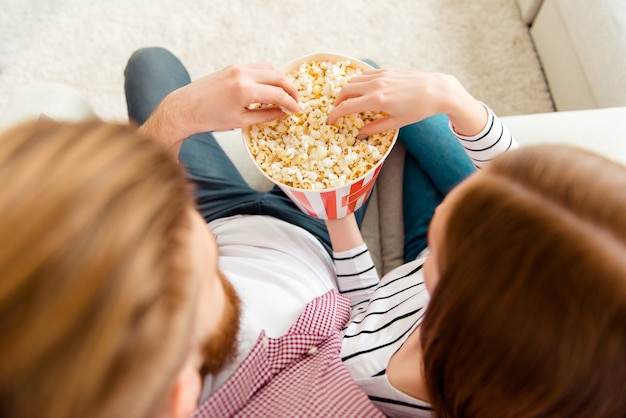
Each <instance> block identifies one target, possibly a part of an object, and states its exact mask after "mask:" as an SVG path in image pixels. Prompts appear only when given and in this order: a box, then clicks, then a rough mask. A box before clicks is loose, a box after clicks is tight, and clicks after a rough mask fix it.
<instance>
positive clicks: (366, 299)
mask: <svg viewBox="0 0 626 418" xmlns="http://www.w3.org/2000/svg"><path fill="white" fill-rule="evenodd" d="M487 109H488V113H489V120H488V123H487V125H486V127H485V128H484V129H483V131H482V132H479V133H478V134H476V135H474V136H472V137H467V136H462V135H458V134H456V133H455V135H456V136H457V138H458V140H459V141H460V142H461V144H462V145H463V147H464V148H465V150H466V152H467V154H468V156H469V157H470V158H471V159H472V161H473V162H474V164H475V165H476V166H477V167H482V166H484V165H485V164H486V163H488V161H489V160H491V159H493V158H494V157H496V156H497V155H499V154H501V153H503V152H505V151H507V150H509V149H515V148H518V147H519V145H518V144H517V142H516V141H515V139H514V138H513V137H512V136H511V134H510V133H509V131H508V129H507V128H506V127H505V126H503V125H502V123H501V121H500V120H499V118H498V117H496V116H495V115H494V113H493V112H492V111H491V109H489V108H487ZM451 129H452V127H451ZM453 132H454V130H453ZM334 260H335V266H336V270H337V281H338V286H339V290H340V292H341V293H343V294H345V295H347V296H349V297H350V299H351V301H352V302H351V303H352V316H351V319H350V322H349V323H348V325H347V326H346V327H345V329H344V330H343V333H344V336H343V343H342V350H341V357H342V360H343V362H344V364H345V365H346V366H347V367H348V369H349V370H350V372H351V374H352V376H353V377H354V379H355V380H356V382H357V384H358V385H359V386H360V387H361V388H362V389H363V390H364V391H365V392H366V393H367V394H368V396H369V397H370V399H371V400H372V401H373V402H374V404H375V405H376V406H377V407H378V408H379V409H380V410H381V411H383V412H384V413H385V414H386V415H388V416H393V417H430V416H432V412H431V409H430V407H429V405H428V403H426V402H423V401H421V400H419V399H416V398H413V397H411V396H409V395H407V394H405V393H403V392H401V391H399V390H397V389H396V388H394V387H393V386H392V385H391V384H390V382H389V379H388V377H387V374H386V371H387V364H388V363H389V360H390V359H391V356H392V355H393V354H394V353H395V352H396V351H397V350H398V349H399V348H400V346H401V345H402V344H403V343H404V342H405V341H406V339H407V338H408V337H409V336H410V335H411V333H412V332H413V331H415V329H416V328H417V327H418V326H419V324H420V323H421V321H422V318H423V317H424V312H425V310H426V308H427V305H428V301H429V295H428V292H427V290H426V287H425V285H424V278H423V272H422V266H423V264H424V261H425V257H421V258H418V259H416V260H414V261H412V262H410V263H407V264H404V265H402V266H400V267H398V268H396V269H394V270H392V271H391V272H389V273H388V274H386V275H385V276H384V277H382V278H381V279H380V280H379V277H378V274H377V272H376V270H375V268H374V264H373V262H372V259H371V256H370V254H369V252H368V251H367V248H366V247H365V245H363V246H361V247H358V248H354V249H352V250H349V251H344V252H340V253H335V254H334Z"/></svg>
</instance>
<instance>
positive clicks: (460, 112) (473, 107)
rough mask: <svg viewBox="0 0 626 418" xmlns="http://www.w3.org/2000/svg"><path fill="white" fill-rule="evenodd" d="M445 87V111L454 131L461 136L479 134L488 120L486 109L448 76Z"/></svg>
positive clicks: (455, 80) (453, 78) (454, 79)
mask: <svg viewBox="0 0 626 418" xmlns="http://www.w3.org/2000/svg"><path fill="white" fill-rule="evenodd" d="M447 83H448V85H447V86H446V89H445V91H446V94H445V96H446V99H447V100H446V103H445V107H446V110H445V111H444V113H446V115H447V116H448V118H449V119H450V123H451V125H452V127H453V129H454V131H455V132H456V133H458V134H460V135H463V136H473V135H476V134H477V133H479V132H481V131H482V130H483V129H484V128H485V125H486V124H487V121H488V120H489V112H488V110H487V109H486V107H485V106H484V105H483V104H482V103H481V102H479V101H478V100H476V99H475V98H474V97H473V96H472V95H471V94H470V93H469V92H468V91H467V90H466V89H465V88H464V87H463V86H462V85H461V83H460V82H459V81H458V80H457V79H456V78H455V77H452V76H450V78H449V79H447Z"/></svg>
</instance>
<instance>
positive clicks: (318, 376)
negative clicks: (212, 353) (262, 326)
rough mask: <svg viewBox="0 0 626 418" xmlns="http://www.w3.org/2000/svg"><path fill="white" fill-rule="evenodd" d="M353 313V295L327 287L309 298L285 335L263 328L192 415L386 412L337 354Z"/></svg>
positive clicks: (378, 414)
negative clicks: (341, 333) (273, 334)
mask: <svg viewBox="0 0 626 418" xmlns="http://www.w3.org/2000/svg"><path fill="white" fill-rule="evenodd" d="M349 318H350V300H349V299H348V298H347V297H345V296H342V295H340V294H338V293H336V292H335V291H329V292H327V293H325V294H324V295H322V296H320V297H318V298H316V299H314V300H313V301H311V302H310V303H309V304H308V305H307V306H306V308H305V310H304V312H303V313H302V314H301V315H300V316H299V317H298V320H297V321H296V323H295V324H294V325H292V326H291V328H290V329H289V331H288V332H287V333H286V334H285V335H283V336H282V337H280V338H268V337H267V336H266V335H265V334H264V333H261V335H260V337H259V339H258V341H257V343H256V344H255V346H254V348H253V349H252V351H251V352H250V354H248V356H247V357H246V358H245V360H244V361H243V363H242V364H241V365H240V366H239V368H238V369H237V371H236V372H235V373H234V374H233V375H232V376H231V377H230V378H229V379H228V380H227V381H226V382H225V383H224V385H223V386H222V387H221V388H220V389H219V390H218V391H217V392H216V393H215V394H213V395H212V396H211V397H210V398H209V399H207V400H206V401H205V402H204V403H203V404H202V405H200V407H198V409H197V410H196V412H195V414H194V418H200V417H287V416H289V417H295V416H297V417H384V415H383V414H382V413H381V412H380V411H379V410H378V409H376V407H375V406H374V405H373V404H372V403H371V402H370V400H369V398H368V397H367V395H366V394H365V393H364V392H362V391H361V389H359V387H358V386H357V385H356V383H355V382H354V380H353V379H352V377H351V376H350V372H348V370H347V369H346V367H345V366H344V365H343V363H342V362H341V359H340V357H339V354H340V351H341V338H340V336H339V331H341V329H342V328H343V327H344V325H345V324H346V323H347V321H348V319H349Z"/></svg>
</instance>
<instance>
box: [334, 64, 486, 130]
mask: <svg viewBox="0 0 626 418" xmlns="http://www.w3.org/2000/svg"><path fill="white" fill-rule="evenodd" d="M366 110H370V111H377V112H384V113H385V114H386V115H387V116H386V117H385V118H383V119H379V120H377V121H375V122H371V123H369V124H367V125H365V126H364V127H363V128H361V130H360V131H359V134H362V135H371V134H375V133H379V132H384V131H388V130H392V129H398V128H400V127H402V126H405V125H408V124H411V123H414V122H419V121H421V120H422V119H426V118H428V117H430V116H433V115H436V114H439V113H445V114H447V115H448V117H449V118H450V120H451V121H452V125H453V126H454V128H455V130H456V131H457V132H458V133H461V134H464V135H473V134H475V133H478V132H480V130H481V129H482V128H483V127H484V126H485V123H486V122H487V112H486V110H485V108H484V107H483V105H482V104H481V103H480V102H478V101H477V100H476V99H474V98H473V97H472V96H471V95H470V94H469V93H468V92H467V91H466V90H465V88H463V86H462V85H461V84H460V83H459V81H458V80H457V79H456V78H455V77H453V76H451V75H446V74H440V73H424V72H417V71H408V70H397V69H381V70H367V71H365V72H364V73H363V74H362V75H360V76H355V77H352V78H351V79H350V82H349V83H348V84H346V85H345V86H344V87H343V88H342V90H341V92H340V93H339V95H338V97H337V99H336V100H335V107H334V109H333V110H332V111H331V112H330V114H329V117H328V123H329V124H333V123H335V122H336V121H337V119H339V118H340V117H342V116H345V115H348V114H353V113H359V112H363V111H366Z"/></svg>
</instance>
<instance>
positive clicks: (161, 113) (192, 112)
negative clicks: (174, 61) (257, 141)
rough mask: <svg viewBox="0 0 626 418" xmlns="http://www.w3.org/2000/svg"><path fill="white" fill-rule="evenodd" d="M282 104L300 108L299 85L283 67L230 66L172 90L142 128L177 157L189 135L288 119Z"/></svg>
mask: <svg viewBox="0 0 626 418" xmlns="http://www.w3.org/2000/svg"><path fill="white" fill-rule="evenodd" d="M251 105H255V106H251ZM258 105H262V106H258ZM266 105H270V106H269V107H268V106H266ZM281 108H283V109H286V110H288V111H290V112H297V111H298V110H299V106H298V92H297V89H296V87H295V86H294V85H293V83H292V82H291V81H290V80H289V79H288V78H287V77H285V75H284V74H283V73H282V72H281V71H280V70H278V69H276V68H275V67H274V66H273V65H271V64H265V63H260V64H249V65H231V66H228V67H226V68H224V69H223V70H221V71H218V72H216V73H213V74H210V75H208V76H205V77H203V78H200V79H198V80H196V81H194V82H192V83H191V84H188V85H186V86H184V87H181V88H180V89H178V90H175V91H173V92H172V93H170V94H169V95H168V96H167V97H165V98H164V99H163V101H162V102H161V103H160V104H159V106H157V108H156V109H155V110H154V112H153V113H152V115H151V116H150V118H148V120H147V121H146V123H145V124H144V125H143V126H142V127H141V128H140V129H141V130H142V131H143V132H145V133H146V134H148V135H150V136H152V137H153V138H155V139H157V140H158V141H160V142H162V143H164V144H165V145H166V146H168V147H169V148H170V149H171V150H172V152H173V153H174V154H175V155H178V151H179V149H180V145H181V143H182V141H183V140H184V139H185V138H187V137H188V136H190V135H194V134H197V133H201V132H207V131H222V130H227V129H232V128H242V127H245V126H249V125H252V124H256V123H262V122H267V121H270V120H274V119H281V118H285V117H286V114H285V113H284V112H283V111H282V110H281Z"/></svg>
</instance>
